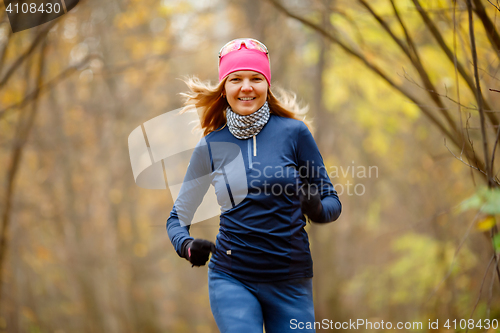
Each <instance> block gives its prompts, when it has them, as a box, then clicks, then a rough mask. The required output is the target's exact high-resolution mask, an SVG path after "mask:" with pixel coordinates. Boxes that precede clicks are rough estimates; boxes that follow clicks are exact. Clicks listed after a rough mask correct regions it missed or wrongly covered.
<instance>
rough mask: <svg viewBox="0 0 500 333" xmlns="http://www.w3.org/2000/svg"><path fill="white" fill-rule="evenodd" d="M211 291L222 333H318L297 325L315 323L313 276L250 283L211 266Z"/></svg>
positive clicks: (212, 304)
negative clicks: (264, 331) (263, 329)
mask: <svg viewBox="0 0 500 333" xmlns="http://www.w3.org/2000/svg"><path fill="white" fill-rule="evenodd" d="M208 293H209V297H210V307H211V309H212V313H213V315H214V318H215V322H216V323H217V326H218V328H219V330H220V331H221V333H262V332H263V331H262V327H263V326H265V329H266V333H287V332H308V333H310V332H315V330H314V329H309V330H307V329H297V325H296V323H298V322H302V323H306V322H309V323H312V325H314V304H313V297H312V278H299V279H291V280H284V281H277V282H249V281H241V280H238V279H235V278H233V277H231V276H230V275H229V274H226V273H224V272H221V271H218V270H213V269H209V270H208ZM313 327H314V326H313Z"/></svg>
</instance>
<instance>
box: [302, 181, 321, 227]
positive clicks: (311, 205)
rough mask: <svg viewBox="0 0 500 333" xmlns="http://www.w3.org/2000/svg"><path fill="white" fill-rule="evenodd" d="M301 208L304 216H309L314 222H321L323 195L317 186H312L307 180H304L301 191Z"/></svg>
mask: <svg viewBox="0 0 500 333" xmlns="http://www.w3.org/2000/svg"><path fill="white" fill-rule="evenodd" d="M299 199H300V208H301V209H302V214H305V215H307V217H309V218H310V219H311V220H312V221H313V222H320V220H321V213H322V212H323V205H322V204H321V194H320V193H319V188H318V187H317V186H314V187H313V186H311V185H310V184H309V182H308V181H307V179H306V178H303V179H302V186H301V188H300V189H299Z"/></svg>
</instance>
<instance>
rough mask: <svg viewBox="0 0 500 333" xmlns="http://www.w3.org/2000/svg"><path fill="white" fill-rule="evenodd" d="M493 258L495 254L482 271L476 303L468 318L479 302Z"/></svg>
mask: <svg viewBox="0 0 500 333" xmlns="http://www.w3.org/2000/svg"><path fill="white" fill-rule="evenodd" d="M494 259H495V256H491V259H490V262H489V263H488V266H487V267H486V270H485V271H484V275H483V280H482V281H481V287H480V288H479V294H478V295H477V299H476V304H474V308H473V309H472V312H471V314H470V316H469V319H471V318H472V316H473V315H474V312H475V311H476V308H477V305H478V304H479V300H480V299H481V293H482V292H483V286H484V281H485V280H486V275H487V274H488V270H489V269H490V266H491V263H492V262H493V260H494ZM468 331H469V328H468V327H467V330H466V331H465V332H466V333H467V332H468Z"/></svg>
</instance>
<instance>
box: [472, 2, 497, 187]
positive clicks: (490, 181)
mask: <svg viewBox="0 0 500 333" xmlns="http://www.w3.org/2000/svg"><path fill="white" fill-rule="evenodd" d="M467 8H468V10H469V34H470V42H471V53H472V62H473V64H474V78H475V80H476V100H477V103H478V109H479V117H480V120H481V135H482V137H483V150H484V163H485V166H486V174H487V177H488V187H492V186H493V177H492V175H491V168H490V164H489V163H488V161H489V160H490V159H489V150H488V137H487V135H486V126H485V118H484V112H483V95H482V94H481V82H480V81H479V71H478V69H477V51H476V38H475V36H474V17H473V15H472V3H471V0H467ZM495 125H497V124H495Z"/></svg>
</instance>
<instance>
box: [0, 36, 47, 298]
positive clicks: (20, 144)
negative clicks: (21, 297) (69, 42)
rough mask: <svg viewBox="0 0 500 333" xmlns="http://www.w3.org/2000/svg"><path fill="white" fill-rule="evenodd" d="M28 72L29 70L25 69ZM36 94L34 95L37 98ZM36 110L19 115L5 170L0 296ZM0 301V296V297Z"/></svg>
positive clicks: (39, 77)
mask: <svg viewBox="0 0 500 333" xmlns="http://www.w3.org/2000/svg"><path fill="white" fill-rule="evenodd" d="M46 47H47V40H46V39H44V40H43V43H42V46H41V50H40V58H39V62H38V73H37V77H36V82H35V83H36V85H37V86H40V85H41V84H42V81H43V75H44V70H43V69H44V64H45V49H46ZM27 74H29V71H27ZM37 97H38V95H37V96H35V99H36V100H38V99H37ZM37 111H38V103H34V104H33V105H32V108H31V110H30V112H29V113H28V115H27V117H26V118H27V119H26V121H25V122H24V121H23V120H24V119H23V117H19V126H18V130H17V133H16V138H15V141H14V144H13V147H12V152H11V159H10V164H9V165H8V170H7V179H6V184H7V186H6V189H5V206H4V210H3V212H2V216H1V234H0V297H1V295H2V292H1V287H2V283H3V276H4V266H5V260H6V252H7V248H8V244H7V243H8V241H9V227H10V222H11V210H12V200H13V197H14V191H15V180H16V177H17V174H18V172H19V169H20V165H21V159H22V154H23V149H24V146H25V144H26V142H27V141H28V137H29V134H30V132H31V129H32V127H33V124H34V122H35V117H36V115H37ZM0 301H1V298H0Z"/></svg>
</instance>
